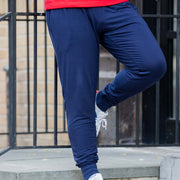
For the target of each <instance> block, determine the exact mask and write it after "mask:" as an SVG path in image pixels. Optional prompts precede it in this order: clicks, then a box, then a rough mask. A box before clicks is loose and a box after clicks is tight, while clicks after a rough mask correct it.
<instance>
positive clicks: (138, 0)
mask: <svg viewBox="0 0 180 180" xmlns="http://www.w3.org/2000/svg"><path fill="white" fill-rule="evenodd" d="M137 8H138V11H139V14H140V15H142V14H143V1H142V0H137ZM139 106H140V94H137V95H136V146H139V120H140V115H139V113H140V112H139V111H140V107H139Z"/></svg>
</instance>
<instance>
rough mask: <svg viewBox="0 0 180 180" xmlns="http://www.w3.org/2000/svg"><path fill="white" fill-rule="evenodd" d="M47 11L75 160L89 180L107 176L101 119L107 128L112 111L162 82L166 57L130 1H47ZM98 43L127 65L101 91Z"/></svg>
mask: <svg viewBox="0 0 180 180" xmlns="http://www.w3.org/2000/svg"><path fill="white" fill-rule="evenodd" d="M45 9H46V20H47V24H48V28H49V33H50V36H51V40H52V43H53V46H54V49H55V54H56V57H57V64H58V68H59V74H60V79H61V84H62V90H63V97H64V101H65V109H66V113H67V123H68V133H69V138H70V141H71V146H72V150H73V155H74V159H75V161H76V165H77V166H78V167H79V168H81V171H82V174H83V177H84V180H102V179H103V177H102V175H101V174H100V173H99V172H98V169H97V166H96V163H97V161H98V156H97V147H96V139H97V138H96V136H97V135H98V133H99V129H100V125H101V123H102V122H104V123H105V124H104V125H105V127H106V120H105V117H106V116H107V110H108V109H109V108H110V107H111V106H114V105H116V104H117V103H120V102H122V101H123V100H125V99H127V98H128V97H130V96H133V95H135V94H137V93H139V92H141V91H143V90H144V89H146V88H148V87H150V86H151V85H153V84H154V83H155V82H156V81H158V80H159V79H160V78H161V77H162V76H163V75H164V73H165V71H166V62H165V58H164V55H163V53H162V51H161V49H160V47H159V45H158V43H157V42H156V40H155V38H154V37H153V35H152V33H151V32H150V30H149V28H148V26H147V25H146V23H145V22H144V20H143V19H142V18H141V17H140V15H139V14H138V12H137V9H136V7H135V6H134V5H132V4H131V3H129V2H128V1H127V0H45ZM99 44H101V45H102V46H103V47H104V48H106V49H107V50H108V51H109V52H110V53H111V54H112V55H113V56H114V57H115V58H116V59H117V60H118V61H120V62H121V63H123V64H124V65H125V67H126V68H125V69H123V70H122V71H121V72H119V73H118V74H117V76H116V77H115V79H114V80H113V81H112V82H111V83H109V84H107V85H106V86H105V87H104V89H103V90H102V91H100V92H99V93H98V94H97V95H96V87H97V78H98V69H99V67H98V65H99ZM95 104H96V105H95ZM95 107H96V113H95ZM95 114H96V121H95Z"/></svg>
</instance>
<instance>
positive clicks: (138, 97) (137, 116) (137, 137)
mask: <svg viewBox="0 0 180 180" xmlns="http://www.w3.org/2000/svg"><path fill="white" fill-rule="evenodd" d="M139 100H140V94H137V95H136V146H139V106H140V101H139Z"/></svg>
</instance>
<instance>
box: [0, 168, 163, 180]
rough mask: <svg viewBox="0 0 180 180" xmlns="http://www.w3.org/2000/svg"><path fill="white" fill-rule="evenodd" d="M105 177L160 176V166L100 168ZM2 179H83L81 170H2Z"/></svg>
mask: <svg viewBox="0 0 180 180" xmlns="http://www.w3.org/2000/svg"><path fill="white" fill-rule="evenodd" d="M99 171H100V172H101V173H102V174H103V177H104V179H107V180H108V179H121V178H147V177H159V174H160V173H159V171H160V167H136V168H133V167H132V168H128V167H127V168H108V169H104V168H100V169H99ZM0 179H2V180H61V179H62V180H83V178H82V175H81V171H80V170H66V171H40V172H36V171H32V172H10V171H7V172H6V171H0Z"/></svg>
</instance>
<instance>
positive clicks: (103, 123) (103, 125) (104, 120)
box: [100, 119, 107, 130]
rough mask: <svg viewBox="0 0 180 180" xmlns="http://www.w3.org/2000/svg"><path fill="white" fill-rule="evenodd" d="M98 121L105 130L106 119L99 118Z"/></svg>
mask: <svg viewBox="0 0 180 180" xmlns="http://www.w3.org/2000/svg"><path fill="white" fill-rule="evenodd" d="M100 123H101V125H102V127H103V128H104V129H105V130H107V120H106V119H101V121H100Z"/></svg>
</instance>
